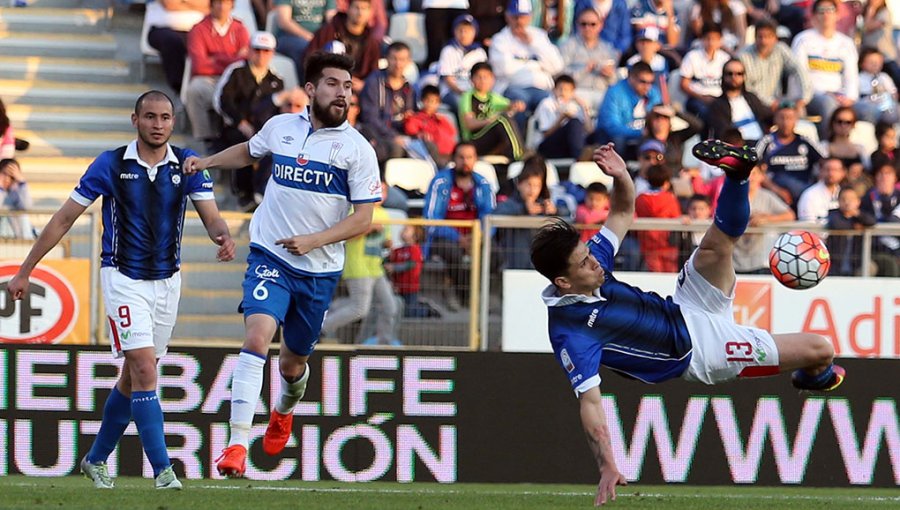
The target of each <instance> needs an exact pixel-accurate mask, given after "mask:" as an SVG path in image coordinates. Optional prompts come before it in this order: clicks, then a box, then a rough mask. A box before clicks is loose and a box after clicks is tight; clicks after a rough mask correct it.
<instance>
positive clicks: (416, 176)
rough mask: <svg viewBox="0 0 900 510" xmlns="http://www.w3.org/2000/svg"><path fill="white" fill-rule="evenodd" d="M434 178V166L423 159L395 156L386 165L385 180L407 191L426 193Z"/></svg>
mask: <svg viewBox="0 0 900 510" xmlns="http://www.w3.org/2000/svg"><path fill="white" fill-rule="evenodd" d="M433 178H434V166H432V165H431V163H429V162H427V161H424V160H421V159H413V158H393V159H389V160H387V163H385V165H384V181H385V182H386V183H388V184H389V185H390V186H397V187H398V188H403V189H405V190H407V191H419V192H421V193H425V192H426V191H428V185H429V184H430V183H431V180H432V179H433Z"/></svg>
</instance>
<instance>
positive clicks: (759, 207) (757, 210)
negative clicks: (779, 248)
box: [733, 166, 796, 274]
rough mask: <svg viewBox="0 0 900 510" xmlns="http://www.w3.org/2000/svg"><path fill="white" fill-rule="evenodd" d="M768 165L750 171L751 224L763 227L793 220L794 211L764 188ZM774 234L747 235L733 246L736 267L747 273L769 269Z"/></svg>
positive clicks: (761, 272) (763, 272) (740, 271)
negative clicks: (772, 235)
mask: <svg viewBox="0 0 900 510" xmlns="http://www.w3.org/2000/svg"><path fill="white" fill-rule="evenodd" d="M765 172H766V171H765V168H764V167H763V166H757V167H756V168H754V169H753V171H752V172H750V179H749V192H750V226H751V227H762V226H765V225H769V224H771V223H779V222H784V221H794V219H795V218H796V216H794V211H793V210H792V209H791V208H790V206H788V205H787V204H786V203H784V200H782V199H780V198H779V197H778V195H776V194H775V193H772V192H771V191H769V190H767V189H765V188H763V187H762V183H763V182H765V180H766V174H765ZM770 237H771V236H769V235H766V234H744V235H742V236H741V237H740V238H738V240H737V241H735V245H734V257H733V262H734V270H735V271H736V272H738V273H745V274H766V273H768V272H769V250H770V249H771V247H772V243H771V242H767V241H771V239H770Z"/></svg>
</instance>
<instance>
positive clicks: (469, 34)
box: [438, 14, 488, 112]
mask: <svg viewBox="0 0 900 510" xmlns="http://www.w3.org/2000/svg"><path fill="white" fill-rule="evenodd" d="M477 34H478V21H476V20H475V17H474V16H472V15H471V14H461V15H459V16H457V17H456V19H454V20H453V39H451V40H450V42H448V43H447V45H446V46H444V48H443V49H442V50H441V56H440V58H439V59H438V75H439V76H440V80H441V81H440V89H441V100H442V101H443V102H444V103H445V104H446V105H447V106H449V107H450V108H451V109H452V110H453V111H454V112H456V110H457V108H458V107H459V97H460V96H461V95H462V94H463V93H465V92H466V91H467V90H469V89H471V88H472V82H471V80H469V75H470V74H471V72H472V66H474V65H475V64H477V63H479V62H487V59H488V56H487V52H486V51H484V48H482V47H481V44H479V43H478V42H477V41H476V40H475V38H476V35H477Z"/></svg>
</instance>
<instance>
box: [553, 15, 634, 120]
mask: <svg viewBox="0 0 900 510" xmlns="http://www.w3.org/2000/svg"><path fill="white" fill-rule="evenodd" d="M623 3H624V2H623ZM575 24H576V26H577V27H578V31H577V32H576V33H575V34H573V35H572V36H571V37H569V38H568V39H566V41H565V42H564V43H562V44H561V45H560V48H559V51H560V53H561V54H562V58H563V62H565V63H566V68H565V72H566V73H568V74H570V75H571V76H572V78H574V79H575V84H576V86H577V87H578V88H577V89H576V91H575V92H576V94H577V95H578V96H580V97H583V98H584V99H585V100H587V102H588V104H589V105H590V107H591V109H590V111H591V112H596V110H597V109H598V108H599V107H600V102H601V101H603V96H604V95H606V89H608V88H609V87H610V86H611V85H612V84H614V83H615V82H616V81H618V76H617V75H616V64H617V63H618V61H619V52H618V50H616V49H615V48H613V47H612V45H610V44H609V43H607V42H606V41H604V40H602V39H601V38H600V31H601V30H602V29H603V19H602V18H601V17H600V15H599V14H597V11H595V10H594V9H593V8H590V7H589V8H586V9H583V10H581V11H579V12H578V14H577V15H576V19H575Z"/></svg>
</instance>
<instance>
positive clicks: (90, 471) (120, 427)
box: [81, 359, 131, 489]
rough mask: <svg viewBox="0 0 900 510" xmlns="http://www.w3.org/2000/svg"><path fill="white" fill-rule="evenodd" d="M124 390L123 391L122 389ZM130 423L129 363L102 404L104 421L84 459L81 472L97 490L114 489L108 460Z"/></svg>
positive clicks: (123, 368) (126, 361)
mask: <svg viewBox="0 0 900 510" xmlns="http://www.w3.org/2000/svg"><path fill="white" fill-rule="evenodd" d="M123 388H124V391H123V390H122V389H123ZM129 423H131V368H130V367H129V364H128V360H127V359H126V360H125V363H124V365H123V366H122V373H121V375H120V376H119V381H118V382H117V383H116V385H115V386H113V388H112V391H111V392H110V394H109V396H108V397H107V398H106V403H105V404H103V420H102V421H101V422H100V430H99V431H98V432H97V437H96V438H95V439H94V444H93V445H91V449H90V451H88V453H87V455H85V456H84V458H83V459H81V472H82V473H84V475H85V476H86V477H88V478H89V479H90V480H91V481H92V482H94V487H96V488H98V489H112V488H113V487H114V486H115V482H114V481H113V479H112V478H111V477H110V476H109V471H108V469H107V466H106V459H108V458H109V454H110V453H112V451H113V450H114V449H115V448H116V445H117V444H119V439H120V438H121V437H122V434H124V433H125V429H126V428H128V424H129Z"/></svg>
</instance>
